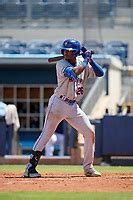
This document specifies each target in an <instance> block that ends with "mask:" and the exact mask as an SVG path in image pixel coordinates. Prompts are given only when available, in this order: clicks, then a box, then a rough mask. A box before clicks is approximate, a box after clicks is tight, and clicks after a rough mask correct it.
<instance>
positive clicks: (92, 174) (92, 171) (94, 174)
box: [84, 167, 101, 177]
mask: <svg viewBox="0 0 133 200" xmlns="http://www.w3.org/2000/svg"><path fill="white" fill-rule="evenodd" d="M84 174H85V176H86V177H101V173H100V172H98V171H96V170H95V169H94V167H92V168H90V169H88V170H86V171H85V172H84Z"/></svg>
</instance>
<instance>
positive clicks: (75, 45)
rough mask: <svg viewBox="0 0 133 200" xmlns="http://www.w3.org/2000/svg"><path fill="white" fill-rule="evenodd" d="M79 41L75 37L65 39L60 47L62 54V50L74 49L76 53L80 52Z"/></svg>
mask: <svg viewBox="0 0 133 200" xmlns="http://www.w3.org/2000/svg"><path fill="white" fill-rule="evenodd" d="M80 48H81V46H80V42H79V41H77V40H75V39H67V40H65V41H64V42H63V45H62V47H61V53H62V54H63V52H64V50H69V51H76V54H77V55H78V54H79V53H80Z"/></svg>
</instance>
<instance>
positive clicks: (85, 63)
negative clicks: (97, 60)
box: [73, 59, 88, 76]
mask: <svg viewBox="0 0 133 200" xmlns="http://www.w3.org/2000/svg"><path fill="white" fill-rule="evenodd" d="M87 66H88V59H84V60H83V61H81V62H80V63H79V66H77V67H74V68H73V71H74V72H75V74H76V75H77V76H78V75H79V74H81V73H82V72H83V71H84V70H85V68H86V67H87Z"/></svg>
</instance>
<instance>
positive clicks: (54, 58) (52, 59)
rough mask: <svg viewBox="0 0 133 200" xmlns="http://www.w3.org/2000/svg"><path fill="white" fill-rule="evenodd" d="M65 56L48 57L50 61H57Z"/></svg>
mask: <svg viewBox="0 0 133 200" xmlns="http://www.w3.org/2000/svg"><path fill="white" fill-rule="evenodd" d="M63 58H64V56H55V57H51V58H48V62H50V63H51V62H57V61H59V60H61V59H63Z"/></svg>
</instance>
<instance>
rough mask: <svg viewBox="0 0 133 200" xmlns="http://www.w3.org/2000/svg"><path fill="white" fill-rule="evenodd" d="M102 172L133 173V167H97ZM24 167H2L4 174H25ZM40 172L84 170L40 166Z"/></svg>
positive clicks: (81, 169) (75, 167)
mask: <svg viewBox="0 0 133 200" xmlns="http://www.w3.org/2000/svg"><path fill="white" fill-rule="evenodd" d="M95 168H96V169H97V170H99V171H100V172H107V173H108V172H114V173H133V167H132V166H131V167H125V166H95ZM24 169H25V166H24V165H0V171H2V172H23V171H24ZM38 170H39V171H40V172H43V173H45V172H46V173H48V172H53V173H59V172H62V173H82V172H83V168H82V166H81V165H39V166H38Z"/></svg>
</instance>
